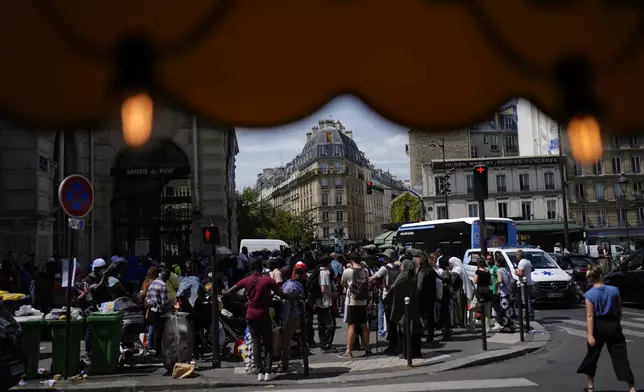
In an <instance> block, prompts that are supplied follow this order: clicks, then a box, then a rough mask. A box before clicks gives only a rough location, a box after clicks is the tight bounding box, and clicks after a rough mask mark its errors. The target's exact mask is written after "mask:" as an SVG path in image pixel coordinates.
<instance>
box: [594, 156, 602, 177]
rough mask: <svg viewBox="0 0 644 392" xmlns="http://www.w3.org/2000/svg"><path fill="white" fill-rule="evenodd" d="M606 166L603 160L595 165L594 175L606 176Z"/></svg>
mask: <svg viewBox="0 0 644 392" xmlns="http://www.w3.org/2000/svg"><path fill="white" fill-rule="evenodd" d="M603 166H604V165H603V164H602V161H601V159H600V160H599V161H597V162H595V164H594V165H593V174H595V175H597V174H604V167H603Z"/></svg>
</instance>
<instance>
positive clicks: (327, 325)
mask: <svg viewBox="0 0 644 392" xmlns="http://www.w3.org/2000/svg"><path fill="white" fill-rule="evenodd" d="M329 264H330V260H329V259H328V258H322V259H321V260H320V262H319V264H318V265H317V266H316V267H315V268H314V269H313V271H312V273H311V275H309V277H308V279H307V283H306V285H307V289H308V290H307V291H308V293H309V298H311V299H312V300H313V310H314V313H315V314H316V315H317V317H318V337H319V339H320V347H321V349H322V353H325V354H328V353H332V352H335V350H334V349H333V348H332V345H333V338H334V337H335V318H334V317H333V313H332V312H331V310H332V305H333V292H332V290H331V273H330V271H329V268H330V267H329Z"/></svg>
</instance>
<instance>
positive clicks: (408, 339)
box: [405, 297, 412, 366]
mask: <svg viewBox="0 0 644 392" xmlns="http://www.w3.org/2000/svg"><path fill="white" fill-rule="evenodd" d="M410 302H411V298H409V297H405V347H407V366H412V355H411V333H412V326H411V320H410V319H409V303H410Z"/></svg>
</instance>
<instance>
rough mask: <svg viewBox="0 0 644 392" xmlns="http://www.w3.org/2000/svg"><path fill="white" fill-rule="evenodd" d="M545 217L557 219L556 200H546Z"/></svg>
mask: <svg viewBox="0 0 644 392" xmlns="http://www.w3.org/2000/svg"><path fill="white" fill-rule="evenodd" d="M546 215H547V219H557V200H546Z"/></svg>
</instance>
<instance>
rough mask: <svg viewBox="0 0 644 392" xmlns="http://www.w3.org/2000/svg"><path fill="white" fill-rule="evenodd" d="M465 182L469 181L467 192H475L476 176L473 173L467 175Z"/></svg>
mask: <svg viewBox="0 0 644 392" xmlns="http://www.w3.org/2000/svg"><path fill="white" fill-rule="evenodd" d="M465 182H466V183H467V193H473V192H474V176H473V175H472V174H468V175H466V176H465Z"/></svg>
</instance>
